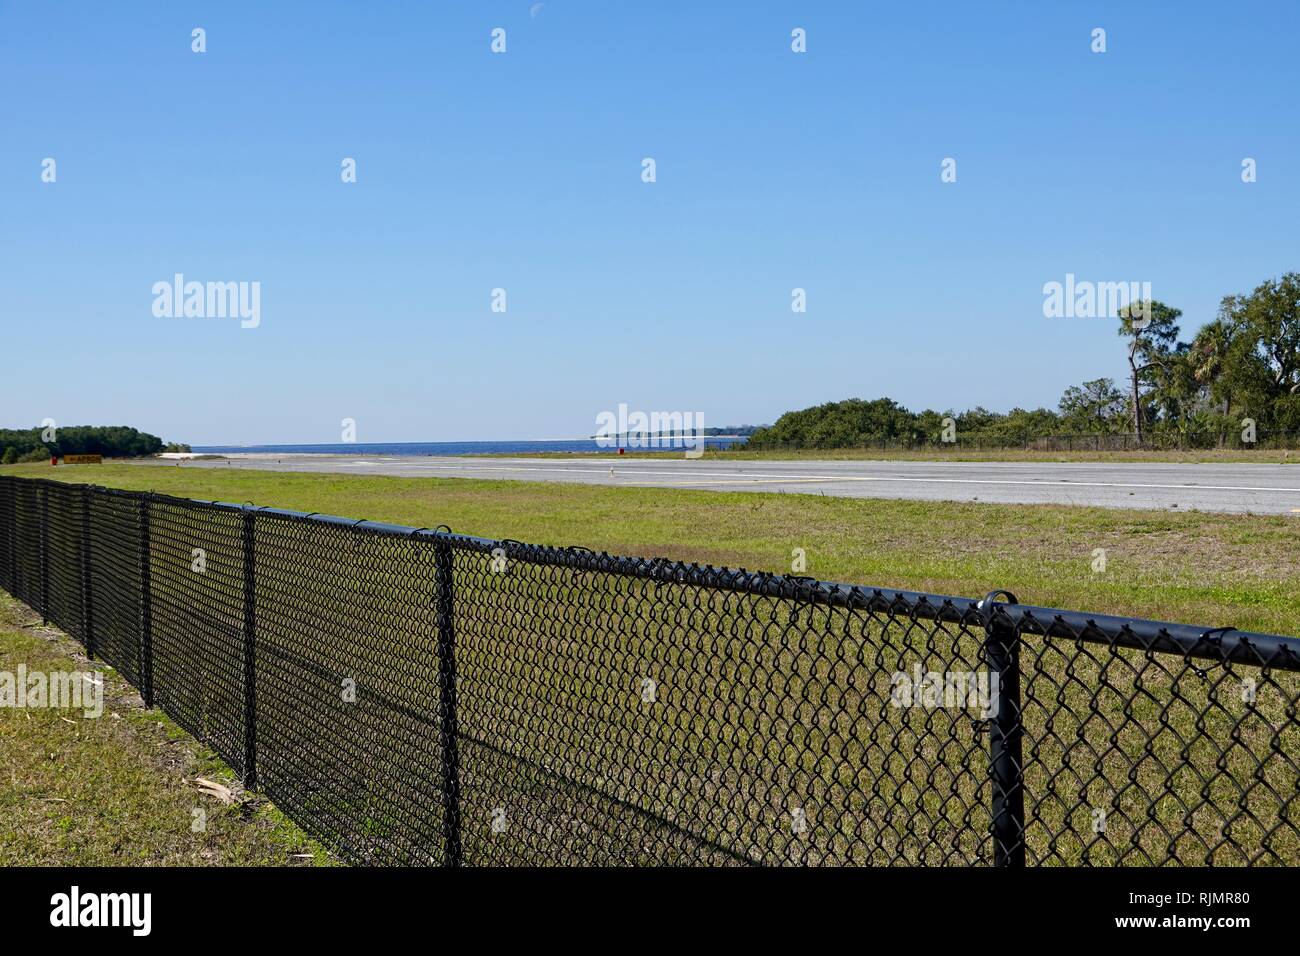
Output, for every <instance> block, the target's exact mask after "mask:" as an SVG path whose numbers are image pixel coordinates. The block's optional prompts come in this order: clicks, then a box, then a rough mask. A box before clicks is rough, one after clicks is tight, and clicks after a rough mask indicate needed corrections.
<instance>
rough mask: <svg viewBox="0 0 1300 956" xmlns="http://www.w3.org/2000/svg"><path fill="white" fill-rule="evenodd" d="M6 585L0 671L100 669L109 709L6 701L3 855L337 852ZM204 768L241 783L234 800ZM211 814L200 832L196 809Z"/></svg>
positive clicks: (172, 859)
mask: <svg viewBox="0 0 1300 956" xmlns="http://www.w3.org/2000/svg"><path fill="white" fill-rule="evenodd" d="M39 625H40V621H39V618H36V617H35V616H34V615H33V613H32V612H31V611H29V610H28V609H27V608H26V607H24V606H22V605H20V604H19V603H18V602H17V601H14V600H13V599H11V598H10V597H8V596H7V595H5V594H4V593H3V592H0V671H3V672H8V673H16V672H17V669H18V666H19V665H20V664H23V665H26V667H27V670H28V673H31V672H33V671H43V672H46V673H49V672H53V671H59V672H71V671H77V670H80V671H86V670H102V671H103V672H104V678H103V679H104V684H105V687H104V713H103V714H102V716H100V717H98V718H86V717H84V716H83V713H82V711H69V710H56V709H40V708H28V709H22V710H16V709H12V708H2V709H0V753H2V754H3V755H4V761H3V766H2V767H0V866H51V865H58V866H114V865H117V866H121V865H130V866H154V865H166V866H220V865H226V866H263V865H267V866H288V865H296V866H302V865H308V866H310V865H319V864H322V863H328V862H330V857H328V856H327V855H326V854H325V853H324V851H323V850H322V849H321V848H320V847H319V846H318V845H317V844H315V843H314V842H313V841H311V840H310V839H308V838H307V837H306V836H305V835H304V834H303V833H302V831H301V830H300V829H299V828H298V827H296V826H295V825H294V824H293V823H291V822H289V821H288V820H287V819H286V818H285V817H284V816H283V815H282V814H281V813H280V812H279V811H278V810H276V809H275V808H274V807H273V806H271V805H270V804H269V803H267V802H266V801H264V800H260V799H256V798H253V799H247V800H246V799H245V798H244V795H243V794H242V793H241V791H240V788H239V784H238V782H237V781H235V780H234V778H233V776H232V775H231V773H230V771H229V770H228V769H227V768H226V767H225V765H224V764H222V763H221V761H219V760H218V759H217V758H216V757H215V755H213V754H212V753H211V752H210V751H208V750H206V749H205V748H203V747H201V746H199V745H198V744H196V743H195V741H194V740H193V738H191V737H190V736H189V735H188V734H186V733H185V732H184V731H182V730H181V729H180V728H179V727H177V726H176V725H175V724H174V723H173V722H172V721H171V720H169V719H168V718H167V717H166V716H165V715H164V714H162V713H161V712H160V711H158V710H145V709H144V707H143V702H142V701H141V700H140V698H139V696H138V695H137V694H136V692H135V691H134V689H132V688H131V686H130V685H129V684H127V683H126V682H125V681H124V680H123V679H122V678H121V677H119V676H118V675H117V674H116V672H114V671H113V670H112V668H109V667H106V666H105V665H104V664H103V663H99V662H96V663H90V662H87V661H86V659H85V657H84V655H83V654H82V653H81V649H80V647H79V645H78V644H77V643H76V642H75V641H74V640H72V638H70V637H68V636H66V635H64V634H61V633H60V632H58V631H56V630H54V629H53V628H42V627H40V626H39ZM197 778H203V779H205V780H212V781H215V782H217V783H221V784H222V785H225V786H228V787H230V788H231V789H233V790H234V792H235V796H236V797H237V800H236V802H235V803H232V804H227V803H224V802H223V801H221V800H219V799H218V798H216V797H213V796H209V795H206V794H205V793H203V792H202V791H201V790H200V788H199V786H198V784H197ZM195 809H201V810H203V811H204V813H205V814H206V821H205V823H206V828H205V829H203V830H202V831H201V832H198V833H195V832H194V831H193V826H194V820H195V818H194V810H195Z"/></svg>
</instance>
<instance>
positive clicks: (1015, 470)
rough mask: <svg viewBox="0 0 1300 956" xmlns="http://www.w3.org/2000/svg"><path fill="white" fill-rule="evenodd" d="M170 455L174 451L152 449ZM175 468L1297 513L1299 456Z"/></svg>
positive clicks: (355, 462)
mask: <svg viewBox="0 0 1300 956" xmlns="http://www.w3.org/2000/svg"><path fill="white" fill-rule="evenodd" d="M151 464H154V465H160V466H162V465H165V466H170V467H175V462H168V461H154V462H151ZM182 467H184V468H239V469H249V468H255V469H262V470H266V471H295V472H333V473H339V474H360V475H397V476H403V477H414V478H419V477H425V478H479V479H498V480H510V481H559V482H569V483H573V484H584V485H632V486H640V487H655V488H695V489H701V490H710V491H765V492H786V493H792V494H813V495H831V496H835V497H842V498H907V499H913V500H917V501H982V502H993V503H999V504H1063V505H1097V506H1100V507H1104V508H1155V509H1160V510H1179V511H1190V510H1200V511H1223V512H1237V513H1244V512H1252V513H1256V514H1286V515H1296V516H1297V517H1300V464H1297V465H1264V464H1260V465H1255V464H1249V463H1247V464H1241V463H1226V464H1181V463H1165V462H1133V463H1127V462H1121V463H1110V462H918V461H806V460H805V461H736V462H725V461H717V460H715V459H700V460H686V459H683V458H680V457H673V458H669V457H663V458H654V459H650V458H621V459H620V458H616V457H615V458H605V457H601V458H592V457H581V458H577V457H575V458H573V459H556V458H443V457H431V456H429V457H426V456H354V455H279V456H276V455H268V454H249V455H242V456H231V457H229V458H227V459H225V460H215V461H186V462H185V463H184V464H183V465H182Z"/></svg>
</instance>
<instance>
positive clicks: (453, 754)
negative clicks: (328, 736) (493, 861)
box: [434, 536, 461, 866]
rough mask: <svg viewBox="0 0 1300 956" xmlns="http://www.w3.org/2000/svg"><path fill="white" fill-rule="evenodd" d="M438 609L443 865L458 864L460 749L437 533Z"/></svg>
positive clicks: (444, 552)
mask: <svg viewBox="0 0 1300 956" xmlns="http://www.w3.org/2000/svg"><path fill="white" fill-rule="evenodd" d="M434 548H435V550H434V573H435V576H436V578H437V580H436V581H435V586H436V588H437V598H436V607H437V612H438V738H439V743H440V744H441V747H442V829H443V837H444V839H445V842H446V854H445V856H444V865H445V866H460V865H461V846H460V751H459V744H458V741H459V728H458V727H457V725H456V708H457V701H456V636H455V629H454V626H453V624H454V622H453V619H452V590H451V571H452V563H451V558H452V554H451V544H450V543H449V542H447V541H445V540H443V538H442V537H441V536H439V537H438V538H437V543H436V544H435V546H434Z"/></svg>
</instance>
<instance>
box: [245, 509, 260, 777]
mask: <svg viewBox="0 0 1300 956" xmlns="http://www.w3.org/2000/svg"><path fill="white" fill-rule="evenodd" d="M253 515H254V511H253V509H252V508H245V509H244V533H243V539H244V786H245V788H247V789H249V790H253V789H255V788H256V787H257V639H256V633H257V602H256V600H255V597H256V592H255V588H256V586H257V585H256V577H255V572H254V560H253Z"/></svg>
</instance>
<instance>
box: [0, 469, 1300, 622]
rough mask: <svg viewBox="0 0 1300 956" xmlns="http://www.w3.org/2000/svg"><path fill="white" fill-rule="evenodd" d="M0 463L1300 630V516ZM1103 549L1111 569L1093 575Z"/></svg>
mask: <svg viewBox="0 0 1300 956" xmlns="http://www.w3.org/2000/svg"><path fill="white" fill-rule="evenodd" d="M0 474H18V475H26V476H28V477H43V478H60V479H63V480H74V481H89V482H93V483H97V484H103V485H108V486H112V487H120V488H133V489H153V490H155V491H158V492H162V493H166V494H173V495H179V496H186V497H196V498H205V499H217V500H224V501H234V502H246V501H251V502H253V503H255V504H259V505H274V506H277V507H282V508H289V509H294V510H299V511H308V512H311V511H315V512H320V513H324V514H338V515H343V516H346V517H356V518H369V519H371V520H377V521H388V522H394V523H398V524H407V525H412V526H415V527H434V526H436V525H439V524H446V525H449V526H450V527H452V528H453V529H454V530H456V531H460V532H464V533H467V534H477V535H482V536H485V537H493V538H514V539H517V540H520V541H528V542H535V543H542V544H557V545H566V544H576V545H582V546H584V547H589V548H593V549H596V550H605V551H609V552H611V553H622V554H629V555H636V556H649V557H659V556H662V557H668V558H678V559H681V560H686V561H697V562H701V563H709V564H715V565H728V566H733V567H745V568H749V569H751V570H767V571H786V572H788V571H790V569H791V553H792V551H793V549H795V548H802V549H804V551H805V552H806V556H807V570H806V571H804V572H803V573H805V574H807V575H810V576H813V577H817V578H820V579H823V580H838V581H844V582H848V583H854V584H868V585H873V586H879V587H894V588H902V589H907V590H915V591H933V592H936V593H940V594H954V595H960V596H972V597H980V596H983V595H984V594H986V593H987V592H989V591H991V590H994V589H997V588H1005V589H1007V590H1010V591H1012V592H1013V593H1015V594H1016V596H1017V597H1018V598H1019V599H1020V601H1021V603H1024V604H1037V605H1043V606H1049V607H1062V608H1069V609H1078V610H1084V611H1095V612H1099V613H1113V614H1129V615H1134V616H1140V617H1150V618H1156V619H1161V620H1172V621H1179V622H1186V623H1189V624H1203V625H1207V626H1215V627H1223V626H1235V627H1239V628H1242V629H1247V630H1257V631H1268V632H1274V633H1280V634H1291V635H1294V634H1300V603H1297V602H1296V601H1295V594H1296V593H1297V592H1298V591H1300V547H1297V544H1298V543H1300V524H1297V519H1296V518H1293V517H1290V516H1286V515H1276V516H1257V515H1224V514H1206V513H1196V512H1192V513H1168V512H1155V511H1122V510H1115V509H1108V508H1088V507H1075V506H1064V505H992V504H981V503H947V502H916V501H887V500H864V499H850V498H829V497H820V496H817V495H782V494H762V493H749V492H744V493H741V492H730V493H728V492H711V491H684V490H678V489H657V488H614V487H587V486H579V485H564V484H550V483H547V484H543V483H527V482H508V481H476V480H469V479H427V478H387V477H371V476H352V475H312V474H290V473H275V472H263V471H234V470H232V471H230V472H226V471H221V470H217V469H208V468H185V467H180V468H176V467H167V466H144V465H126V464H110V465H100V466H94V465H90V466H74V467H61V468H57V469H55V468H51V467H49V466H48V465H23V466H9V467H5V468H0ZM1096 549H1104V550H1105V551H1106V570H1105V572H1104V573H1095V572H1094V571H1093V569H1092V566H1093V560H1094V555H1093V552H1094V551H1095V550H1096Z"/></svg>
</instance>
